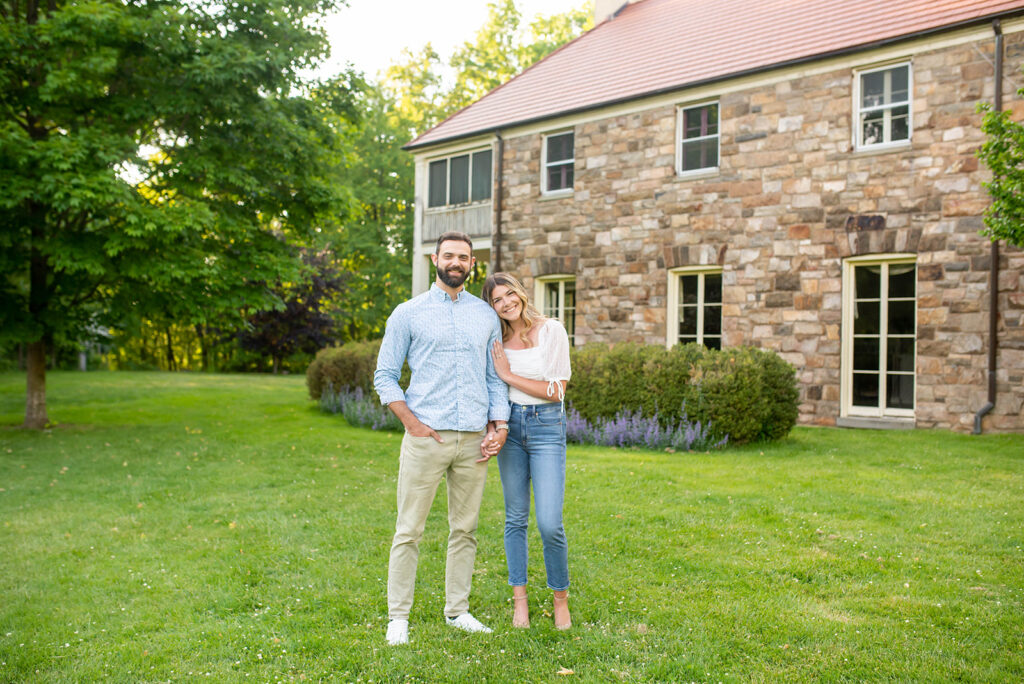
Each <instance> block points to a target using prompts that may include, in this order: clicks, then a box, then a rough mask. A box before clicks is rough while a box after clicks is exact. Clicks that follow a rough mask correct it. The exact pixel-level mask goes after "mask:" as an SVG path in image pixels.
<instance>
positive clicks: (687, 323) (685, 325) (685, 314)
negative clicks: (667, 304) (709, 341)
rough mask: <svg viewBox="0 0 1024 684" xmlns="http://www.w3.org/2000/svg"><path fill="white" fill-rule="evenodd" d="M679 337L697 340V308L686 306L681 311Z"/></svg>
mask: <svg viewBox="0 0 1024 684" xmlns="http://www.w3.org/2000/svg"><path fill="white" fill-rule="evenodd" d="M679 335H680V336H684V335H685V336H689V337H693V340H696V339H697V307H695V306H684V307H682V308H681V309H679Z"/></svg>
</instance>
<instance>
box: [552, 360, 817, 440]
mask: <svg viewBox="0 0 1024 684" xmlns="http://www.w3.org/2000/svg"><path fill="white" fill-rule="evenodd" d="M566 398H567V400H568V401H570V402H572V405H573V407H575V408H576V410H577V411H579V413H580V415H581V416H582V417H583V418H585V419H587V420H590V421H596V420H598V419H601V418H603V419H609V418H613V417H614V416H615V415H616V414H617V413H619V412H620V411H622V410H639V411H640V412H641V414H642V415H643V416H645V417H650V416H657V417H658V418H659V420H660V421H661V422H662V424H663V425H667V424H669V423H671V422H677V423H678V422H679V421H680V420H681V419H684V418H685V419H688V420H690V421H697V420H699V421H701V422H702V423H705V424H706V423H707V422H708V421H711V426H712V427H711V430H712V432H713V433H714V434H715V435H717V436H719V437H725V436H728V437H729V442H730V443H731V444H744V443H747V442H757V441H762V440H774V439H780V438H782V437H785V436H786V435H787V434H789V431H790V430H791V429H792V428H793V426H794V425H796V419H797V415H798V400H799V392H798V390H797V386H796V373H795V371H794V370H793V367H792V366H790V365H789V364H788V363H786V362H785V361H783V360H782V359H781V358H780V357H779V356H778V355H777V354H775V353H774V352H769V351H764V350H761V349H755V348H752V347H734V348H729V349H724V350H721V351H718V350H713V349H712V350H709V349H705V348H704V347H702V346H700V345H696V344H687V345H678V346H675V347H672V348H671V349H665V348H664V347H658V346H649V345H640V344H634V343H625V344H617V345H615V346H613V347H610V348H609V347H608V346H607V345H604V344H598V343H594V344H588V345H586V346H585V347H582V348H580V349H576V350H573V356H572V380H571V381H570V383H569V388H568V392H567V397H566ZM684 413H685V415H684Z"/></svg>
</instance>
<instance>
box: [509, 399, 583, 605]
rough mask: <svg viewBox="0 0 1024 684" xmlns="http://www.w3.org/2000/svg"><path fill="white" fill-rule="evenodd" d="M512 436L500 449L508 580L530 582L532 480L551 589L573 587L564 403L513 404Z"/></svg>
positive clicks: (510, 420)
mask: <svg viewBox="0 0 1024 684" xmlns="http://www.w3.org/2000/svg"><path fill="white" fill-rule="evenodd" d="M508 426H509V429H508V439H507V441H506V442H505V446H504V447H503V448H502V450H501V453H499V454H498V468H499V470H500V471H501V489H502V492H504V494H505V559H506V560H507V561H508V583H509V584H511V585H512V586H514V587H520V586H523V585H525V584H526V557H527V555H526V554H527V549H526V527H527V524H528V523H529V520H530V482H531V481H532V482H533V498H534V504H535V508H536V512H537V529H538V530H539V531H540V538H541V541H542V542H543V544H544V567H545V569H546V570H547V575H548V588H550V589H554V590H555V591H561V590H563V589H568V588H569V545H568V543H567V542H566V540H565V529H564V528H563V527H562V503H563V501H564V500H565V413H564V412H563V411H562V405H561V404H560V403H548V404H539V405H536V406H522V405H520V404H515V403H513V404H512V415H511V416H510V417H509V420H508Z"/></svg>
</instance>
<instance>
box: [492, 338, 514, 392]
mask: <svg viewBox="0 0 1024 684" xmlns="http://www.w3.org/2000/svg"><path fill="white" fill-rule="evenodd" d="M491 358H493V359H494V372H495V373H497V374H498V377H499V378H501V379H502V380H504V381H505V382H508V378H509V376H510V375H512V368H511V366H509V363H508V357H507V356H505V348H504V347H502V346H501V341H500V340H495V341H494V346H493V347H491Z"/></svg>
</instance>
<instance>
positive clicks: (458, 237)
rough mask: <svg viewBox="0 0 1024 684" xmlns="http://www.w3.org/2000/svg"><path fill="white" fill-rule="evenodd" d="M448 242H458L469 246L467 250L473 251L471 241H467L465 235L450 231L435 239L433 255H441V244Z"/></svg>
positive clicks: (467, 237)
mask: <svg viewBox="0 0 1024 684" xmlns="http://www.w3.org/2000/svg"><path fill="white" fill-rule="evenodd" d="M449 240H459V241H460V242H465V243H466V244H467V245H469V249H470V251H471V252H472V251H473V241H472V240H470V239H469V236H468V235H466V234H465V233H460V232H459V231H457V230H450V231H448V232H447V233H441V237H439V238H437V244H436V245H434V254H440V253H441V243H442V242H448V241H449Z"/></svg>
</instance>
